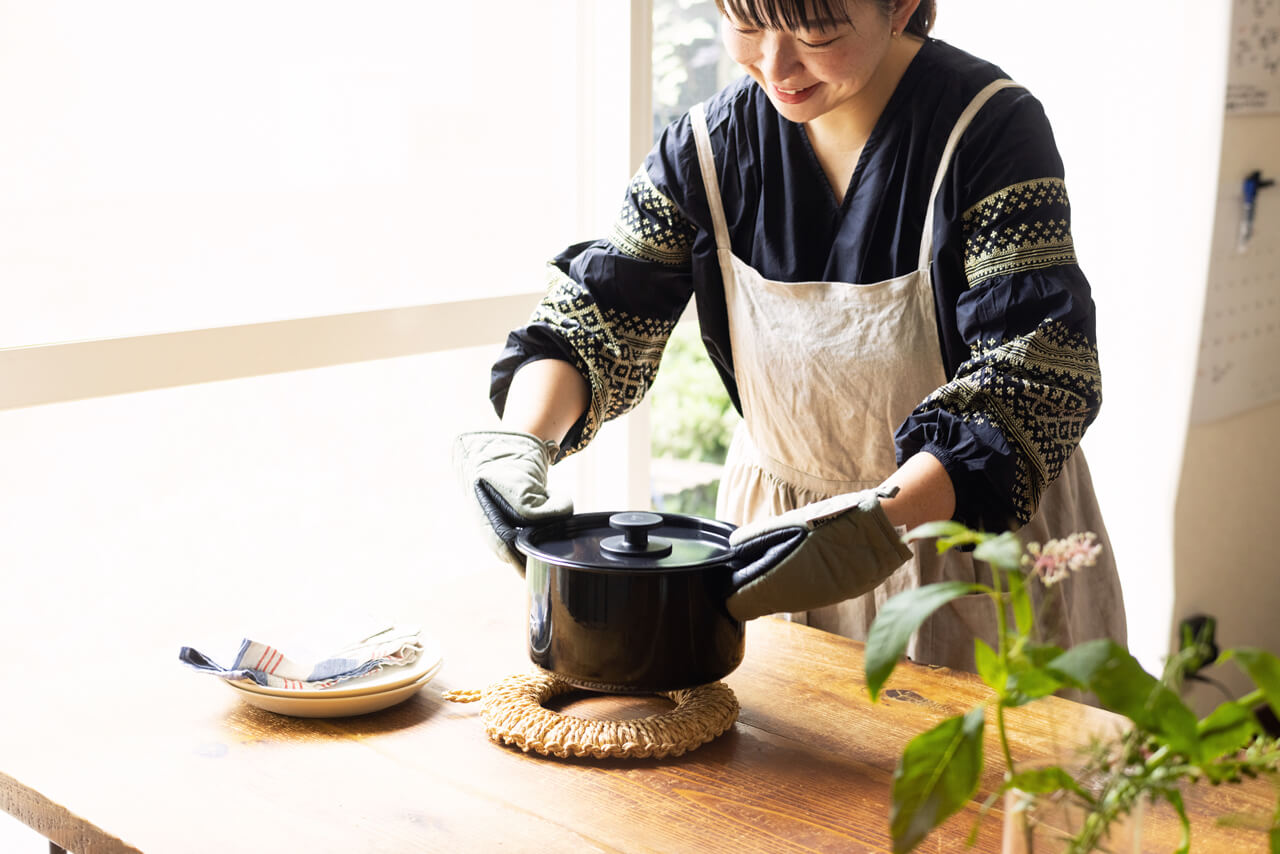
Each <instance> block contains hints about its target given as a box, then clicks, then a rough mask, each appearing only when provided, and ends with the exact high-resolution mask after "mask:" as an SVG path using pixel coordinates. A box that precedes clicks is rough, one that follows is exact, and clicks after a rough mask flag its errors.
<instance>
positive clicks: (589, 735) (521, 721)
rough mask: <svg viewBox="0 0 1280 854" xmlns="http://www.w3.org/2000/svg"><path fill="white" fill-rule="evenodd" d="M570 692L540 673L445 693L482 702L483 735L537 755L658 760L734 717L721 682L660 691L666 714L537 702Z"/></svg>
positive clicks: (733, 704)
mask: <svg viewBox="0 0 1280 854" xmlns="http://www.w3.org/2000/svg"><path fill="white" fill-rule="evenodd" d="M574 690H577V689H576V688H575V687H574V686H573V685H570V684H569V683H568V682H565V681H564V680H563V679H560V678H559V677H557V676H554V675H552V674H550V673H545V672H534V673H525V674H521V675H517V676H509V677H507V678H506V679H503V680H501V681H499V682H496V683H494V684H493V685H490V686H489V687H488V688H486V689H484V690H483V691H446V692H445V693H444V695H443V696H444V699H446V700H450V701H452V702H455V703H474V702H476V701H477V700H479V701H482V703H483V705H482V706H481V716H482V717H483V718H484V723H485V734H486V735H488V736H489V738H490V739H491V740H493V741H495V742H497V743H499V744H511V745H515V746H516V747H519V748H520V749H521V750H523V751H524V752H525V753H528V752H530V751H533V752H535V753H541V754H542V755H543V756H558V757H560V758H561V759H564V758H567V757H570V756H578V757H583V756H591V757H594V758H596V759H619V758H622V759H649V758H653V759H664V758H666V757H668V756H679V755H680V754H682V753H686V752H688V751H690V750H693V749H695V748H697V747H700V746H701V745H703V744H706V743H707V742H708V741H711V740H712V739H713V738H716V737H717V736H719V735H720V734H722V733H723V732H725V731H726V730H727V729H729V727H731V726H733V722H734V721H735V720H737V718H738V698H737V697H735V696H734V694H733V691H732V690H731V689H730V688H729V686H728V685H726V684H724V683H723V682H713V683H711V684H710V685H699V686H698V687H696V688H687V689H684V690H681V691H663V692H660V694H659V696H662V697H666V698H668V699H669V700H671V701H672V702H674V703H675V704H676V707H675V708H674V709H672V710H671V711H669V712H663V713H662V714H659V715H650V716H649V717H645V718H637V719H636V720H630V721H593V720H588V719H587V718H580V717H577V716H575V715H566V714H561V713H560V712H553V711H551V710H550V709H547V708H544V707H543V705H542V704H543V703H545V702H547V700H550V699H551V698H552V697H556V696H559V695H560V694H566V693H568V692H570V691H574Z"/></svg>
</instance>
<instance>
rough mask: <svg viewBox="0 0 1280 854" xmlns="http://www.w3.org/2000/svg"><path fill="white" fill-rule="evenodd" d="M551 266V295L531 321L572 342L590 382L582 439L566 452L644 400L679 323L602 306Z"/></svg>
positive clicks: (578, 446) (580, 446)
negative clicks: (589, 397)
mask: <svg viewBox="0 0 1280 854" xmlns="http://www.w3.org/2000/svg"><path fill="white" fill-rule="evenodd" d="M549 269H550V277H551V279H550V282H549V284H548V288H547V295H546V296H545V297H544V298H543V300H542V302H541V303H540V304H539V305H538V307H537V309H536V310H535V311H534V315H533V318H532V320H531V322H532V323H540V324H545V325H547V326H549V327H551V328H552V329H553V330H554V331H555V332H557V333H558V334H559V335H560V336H562V337H563V338H564V340H566V341H568V342H569V345H570V346H571V347H572V348H573V351H574V353H575V355H576V359H577V364H576V367H577V368H578V370H579V371H581V372H582V374H583V376H585V377H587V378H588V380H589V382H590V384H591V405H590V407H589V409H588V412H587V419H586V425H585V427H584V428H583V431H582V437H581V439H580V440H579V441H578V442H577V443H576V444H575V445H574V447H572V448H567V449H565V451H564V452H565V454H566V455H567V454H571V453H574V452H576V451H579V450H581V449H582V448H584V447H585V446H586V445H587V443H588V442H590V441H591V439H592V438H593V437H594V436H595V434H596V432H597V431H599V429H600V426H601V425H602V424H604V423H605V422H606V421H609V420H611V419H613V418H617V417H618V416H619V415H622V414H624V413H626V412H628V411H630V410H631V409H632V408H634V407H635V406H636V404H638V403H639V402H640V401H641V399H642V398H643V397H644V395H645V393H646V392H647V391H648V390H649V386H650V385H652V384H653V378H654V375H655V374H656V373H657V370H658V363H659V361H661V359H662V350H663V348H664V347H665V346H666V343H667V339H668V338H669V337H670V336H671V330H672V329H673V328H674V327H675V322H674V321H667V320H661V319H657V318H650V317H640V316H637V315H633V314H630V313H627V312H624V311H621V310H618V309H614V308H606V309H603V310H602V309H601V308H600V306H599V305H598V304H597V303H596V301H595V300H594V299H593V298H592V296H591V294H590V293H589V292H588V291H587V290H586V289H585V288H583V287H582V286H581V285H579V284H578V283H577V282H575V281H574V280H573V279H572V278H570V277H569V276H567V275H565V274H564V273H563V272H561V270H560V269H559V268H557V267H556V266H554V265H551V266H550V268H549Z"/></svg>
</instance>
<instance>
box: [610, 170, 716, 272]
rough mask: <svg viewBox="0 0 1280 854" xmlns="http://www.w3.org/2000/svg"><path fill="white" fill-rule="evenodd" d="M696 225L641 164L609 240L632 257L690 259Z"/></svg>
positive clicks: (665, 260)
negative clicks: (685, 215)
mask: <svg viewBox="0 0 1280 854" xmlns="http://www.w3.org/2000/svg"><path fill="white" fill-rule="evenodd" d="M696 234H697V228H696V227H695V226H694V225H693V223H691V222H689V221H688V220H687V219H685V218H684V215H683V214H682V213H680V209H679V208H677V207H676V206H675V205H674V204H673V203H672V202H671V200H670V199H668V198H667V197H666V196H664V195H663V194H662V192H661V191H660V190H658V188H657V187H656V186H654V184H653V181H652V180H650V178H649V174H648V173H647V172H646V171H645V169H644V167H643V166H641V167H640V170H639V171H638V172H636V174H635V177H634V178H632V179H631V186H630V189H629V190H628V192H627V199H626V201H625V202H624V203H623V205H622V210H621V211H619V212H618V218H617V220H616V221H615V222H614V225H613V234H611V235H610V237H609V242H610V243H612V244H613V245H614V246H615V247H617V249H618V250H619V251H620V252H622V253H624V254H626V255H630V256H631V257H633V258H639V259H640V260H642V261H652V262H654V263H656V264H664V265H667V266H680V265H683V264H688V263H689V258H690V256H691V254H692V250H693V238H694V236H695V235H696Z"/></svg>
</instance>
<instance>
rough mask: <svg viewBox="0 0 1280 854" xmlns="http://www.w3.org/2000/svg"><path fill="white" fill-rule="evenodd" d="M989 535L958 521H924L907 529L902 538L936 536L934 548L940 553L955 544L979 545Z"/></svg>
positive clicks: (931, 537)
mask: <svg viewBox="0 0 1280 854" xmlns="http://www.w3.org/2000/svg"><path fill="white" fill-rule="evenodd" d="M991 537H992V535H991V534H985V533H982V532H980V531H973V530H970V529H969V528H966V527H965V526H964V525H961V524H960V523H959V522H925V523H924V524H923V525H917V526H916V527H914V528H912V529H911V530H910V531H907V533H906V534H905V535H904V536H903V538H902V539H903V540H904V541H905V542H908V543H910V542H913V541H915V540H928V539H934V538H936V539H937V540H938V542H937V543H936V544H935V548H937V550H938V554H942V553H943V552H945V551H948V550H950V549H953V548H956V547H957V546H976V545H979V544H981V543H983V542H985V541H987V540H989V539H991Z"/></svg>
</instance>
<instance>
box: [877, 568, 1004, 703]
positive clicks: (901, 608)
mask: <svg viewBox="0 0 1280 854" xmlns="http://www.w3.org/2000/svg"><path fill="white" fill-rule="evenodd" d="M986 590H987V588H985V587H983V586H982V585H980V584H969V583H968V582H964V581H942V582H939V583H937V584H926V585H925V586H924V587H916V588H914V589H912V590H904V591H903V592H901V593H899V594H898V595H897V596H894V597H893V598H891V599H890V600H889V601H888V602H885V603H884V607H883V608H881V609H880V613H878V614H876V619H875V622H873V623H872V624H871V631H870V632H868V634H867V647H866V662H865V668H866V675H867V691H868V692H870V694H871V699H872V700H875V699H876V697H878V696H879V695H880V689H881V688H883V687H884V683H885V681H886V680H887V679H888V678H889V674H891V673H893V668H894V667H896V666H897V664H898V659H900V658H902V654H903V653H904V652H906V649H907V642H908V641H909V640H911V635H913V634H914V633H915V631H916V629H918V628H920V624H921V623H923V622H924V621H925V620H927V619H928V618H929V615H930V614H932V613H933V612H934V611H936V610H938V609H939V608H941V607H942V606H943V605H945V604H947V603H948V602H950V601H951V600H952V599H958V598H959V597H961V596H964V595H967V594H969V593H984V592H986Z"/></svg>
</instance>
